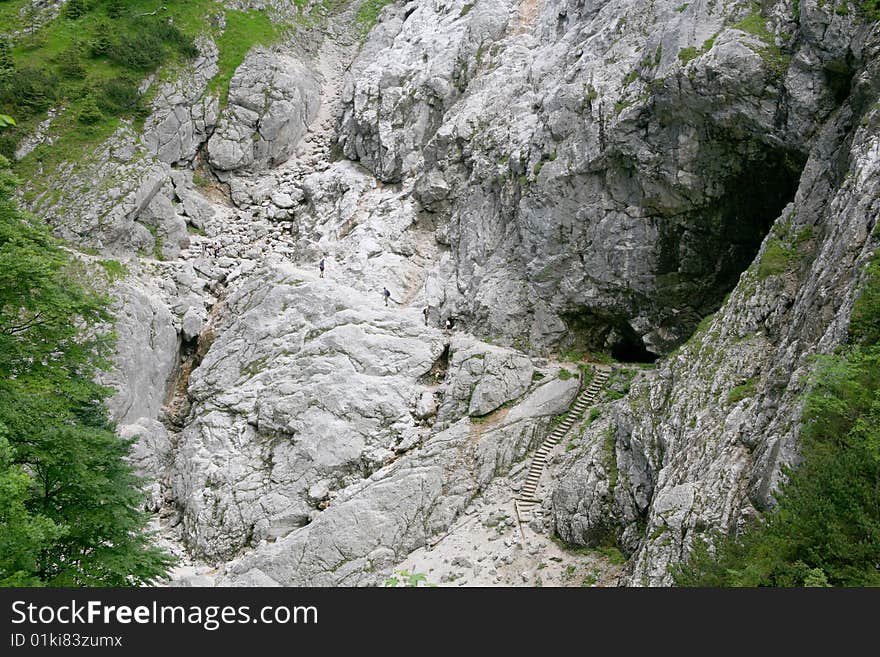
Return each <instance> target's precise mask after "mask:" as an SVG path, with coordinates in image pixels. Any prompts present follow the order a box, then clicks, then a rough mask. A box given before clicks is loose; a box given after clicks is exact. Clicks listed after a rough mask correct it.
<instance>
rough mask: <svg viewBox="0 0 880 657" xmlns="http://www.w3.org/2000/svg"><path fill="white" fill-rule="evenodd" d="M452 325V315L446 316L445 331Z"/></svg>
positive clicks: (453, 323)
mask: <svg viewBox="0 0 880 657" xmlns="http://www.w3.org/2000/svg"><path fill="white" fill-rule="evenodd" d="M454 326H455V320H454V319H452V317H447V318H446V325H445V327H444V328H445V329H446V330H447V331H451V330H452V328H453V327H454Z"/></svg>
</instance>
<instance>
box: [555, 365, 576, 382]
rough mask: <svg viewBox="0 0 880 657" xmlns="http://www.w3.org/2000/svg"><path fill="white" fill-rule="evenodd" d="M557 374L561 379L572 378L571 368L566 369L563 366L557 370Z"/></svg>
mask: <svg viewBox="0 0 880 657" xmlns="http://www.w3.org/2000/svg"><path fill="white" fill-rule="evenodd" d="M557 376H558V377H559V378H560V379H562V380H563V381H568V380H569V379H573V378H574V374H572V373H571V370H568V369H566V368H564V367H563V368H561V369H560V370H559V374H558V375H557Z"/></svg>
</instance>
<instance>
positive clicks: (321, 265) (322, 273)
mask: <svg viewBox="0 0 880 657" xmlns="http://www.w3.org/2000/svg"><path fill="white" fill-rule="evenodd" d="M318 269H319V270H321V276H320V278H324V258H321V262H319V263H318Z"/></svg>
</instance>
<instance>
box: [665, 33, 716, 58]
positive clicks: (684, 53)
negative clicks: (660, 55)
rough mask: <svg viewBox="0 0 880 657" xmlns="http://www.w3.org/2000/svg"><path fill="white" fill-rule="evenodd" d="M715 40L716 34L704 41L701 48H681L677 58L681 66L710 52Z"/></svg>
mask: <svg viewBox="0 0 880 657" xmlns="http://www.w3.org/2000/svg"><path fill="white" fill-rule="evenodd" d="M717 38H718V32H716V33H715V34H713V35H712V36H710V37H709V38H708V39H706V40H705V41H704V42H703V45H702V47H701V48H699V49H698V48H697V47H696V46H688V47H687V48H682V49H681V50H679V51H678V58H679V59H680V60H681V63H682V64H687V63H688V62H689V61H691V60H694V59H696V58H697V57H699V56H700V55H704V54H706V53H707V52H709V51H710V50H712V46H714V45H715V39H717ZM658 61H659V59H658Z"/></svg>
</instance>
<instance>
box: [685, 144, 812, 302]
mask: <svg viewBox="0 0 880 657" xmlns="http://www.w3.org/2000/svg"><path fill="white" fill-rule="evenodd" d="M805 163H806V158H805V156H803V155H802V154H800V153H794V152H789V151H784V150H768V151H767V152H766V153H765V154H764V157H763V158H762V159H761V160H759V161H750V162H746V163H745V164H744V165H743V166H742V169H741V171H740V172H739V173H738V174H737V175H736V176H735V177H734V178H733V179H731V180H730V181H729V182H728V183H727V185H726V187H727V189H728V192H727V193H726V194H725V195H724V197H723V198H722V199H721V201H720V202H719V204H718V206H717V216H718V220H719V221H720V224H721V225H720V231H718V233H717V237H715V238H714V239H712V238H711V237H710V238H709V239H708V240H706V241H702V240H701V241H698V242H696V243H695V244H693V246H692V248H694V249H699V248H703V249H707V251H706V255H707V256H709V258H707V262H706V263H705V264H706V266H705V268H704V271H705V273H706V274H707V275H710V274H711V272H712V269H713V268H714V274H715V276H714V278H715V281H714V285H712V286H711V287H709V288H708V289H707V290H706V292H705V299H704V304H705V305H704V307H703V308H700V309H699V310H700V311H701V312H700V313H699V314H700V315H702V316H703V317H704V316H705V315H707V314H709V313H711V312H714V311H715V310H717V309H718V308H719V307H720V306H721V302H722V301H723V299H724V296H725V295H726V294H727V293H728V292H730V291H731V290H732V289H733V288H734V286H736V283H737V281H738V280H739V277H740V274H742V273H743V272H744V271H745V270H746V269H747V268H748V267H749V265H750V264H751V263H752V261H753V260H754V259H755V256H756V255H757V254H758V250H759V249H760V248H761V243H762V242H763V241H764V238H765V237H766V236H767V233H768V232H770V228H771V226H773V222H774V221H776V219H777V218H778V217H779V215H780V214H781V213H782V211H783V209H785V206H786V205H788V204H789V203H790V202H791V201H792V200H794V195H795V192H797V188H798V184H799V182H800V178H801V173H802V171H803V168H804V165H805ZM712 214H713V213H712V212H711V211H710V213H709V219H710V221H711V218H712ZM707 237H708V236H707ZM696 238H697V239H698V240H700V237H699V236H696ZM701 242H702V243H701ZM713 252H714V255H716V257H717V260H715V262H714V263H713V262H712V258H711V256H712V255H713Z"/></svg>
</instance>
